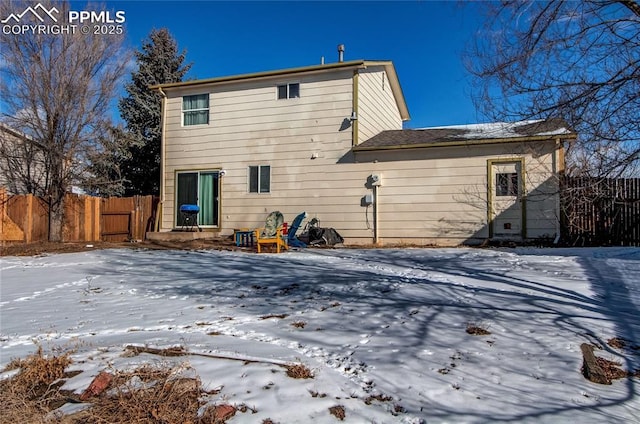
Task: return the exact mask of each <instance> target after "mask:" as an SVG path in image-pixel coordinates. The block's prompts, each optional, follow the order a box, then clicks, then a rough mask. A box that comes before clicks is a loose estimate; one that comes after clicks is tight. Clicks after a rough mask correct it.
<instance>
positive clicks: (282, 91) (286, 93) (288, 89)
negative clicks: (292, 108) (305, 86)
mask: <svg viewBox="0 0 640 424" xmlns="http://www.w3.org/2000/svg"><path fill="white" fill-rule="evenodd" d="M298 97H300V84H299V83H297V82H296V83H292V84H282V85H279V86H278V100H280V99H296V98H298Z"/></svg>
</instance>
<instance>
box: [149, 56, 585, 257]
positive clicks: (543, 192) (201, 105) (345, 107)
mask: <svg viewBox="0 0 640 424" xmlns="http://www.w3.org/2000/svg"><path fill="white" fill-rule="evenodd" d="M151 88H152V89H155V90H158V91H159V92H160V93H161V94H162V96H163V105H162V118H163V119H162V126H163V128H162V134H163V136H162V163H161V175H162V186H161V213H160V217H161V218H160V222H159V230H160V231H171V230H175V229H180V227H181V219H182V217H181V214H180V211H179V208H180V206H181V205H183V204H197V205H198V206H199V207H200V213H199V215H198V220H199V224H200V227H201V228H202V229H203V230H204V231H213V232H218V233H219V234H220V235H230V234H231V233H232V232H233V231H234V229H238V228H255V227H259V226H261V225H262V224H263V223H264V219H265V217H266V215H267V214H268V213H269V212H271V211H274V210H279V211H281V212H282V213H283V214H284V216H285V220H288V221H290V220H292V219H293V218H294V216H295V215H297V214H298V213H300V212H302V211H306V212H307V215H308V216H309V217H317V218H318V219H319V220H320V223H321V225H322V226H326V227H333V228H335V229H336V230H337V231H338V232H339V233H340V234H341V235H342V236H343V237H344V238H345V243H349V244H369V243H378V244H390V243H411V244H439V245H451V244H460V243H478V242H481V241H483V240H486V239H488V238H508V239H515V240H523V239H530V238H537V237H543V236H544V237H552V238H553V237H555V236H556V235H558V234H559V228H558V222H559V220H558V216H559V200H558V199H559V198H558V190H557V187H558V183H557V176H558V174H559V173H560V172H561V171H562V167H563V157H562V151H563V150H562V145H563V142H564V140H566V139H569V138H574V137H575V134H574V133H572V132H571V131H570V130H569V129H567V128H566V125H564V124H563V122H561V121H556V120H552V121H544V122H526V123H518V124H489V125H469V126H460V127H442V128H430V129H422V130H403V129H402V128H403V122H404V121H407V120H408V119H409V112H408V109H407V105H406V103H405V99H404V96H403V92H402V89H401V87H400V82H399V80H398V76H397V74H396V71H395V68H394V66H393V63H392V62H390V61H367V60H356V61H347V62H342V61H341V62H337V63H330V64H322V65H316V66H307V67H301V68H293V69H284V70H276V71H269V72H259V73H253V74H243V75H235V76H229V77H220V78H212V79H204V80H195V81H187V82H182V83H173V84H163V85H159V86H154V87H151Z"/></svg>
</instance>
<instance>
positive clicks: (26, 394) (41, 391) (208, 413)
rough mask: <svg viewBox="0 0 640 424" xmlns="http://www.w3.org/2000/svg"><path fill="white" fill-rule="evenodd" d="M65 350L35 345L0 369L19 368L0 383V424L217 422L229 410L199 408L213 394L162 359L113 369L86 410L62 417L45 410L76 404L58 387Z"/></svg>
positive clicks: (219, 423) (232, 409)
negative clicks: (44, 349)
mask: <svg viewBox="0 0 640 424" xmlns="http://www.w3.org/2000/svg"><path fill="white" fill-rule="evenodd" d="M70 354H71V352H67V353H62V354H60V355H57V356H46V355H44V354H43V352H42V349H38V352H36V353H35V354H34V355H31V356H29V357H27V358H26V359H23V360H14V361H12V362H11V363H10V364H9V366H7V368H6V369H5V371H6V370H12V369H19V371H18V372H17V373H16V374H15V375H13V377H11V378H9V379H6V380H3V381H1V382H0V404H1V405H2V414H1V416H0V423H7V424H8V423H45V422H46V423H54V424H55V423H58V424H80V423H98V424H100V423H116V422H119V423H139V424H143V423H190V424H205V423H206V424H211V423H213V424H222V423H224V422H226V421H227V420H228V419H229V418H230V417H231V416H233V414H235V411H236V408H235V407H232V406H230V405H217V406H209V407H207V408H206V409H205V410H204V412H202V411H201V408H202V407H203V406H204V405H205V403H206V397H207V396H206V395H207V394H215V393H208V392H205V391H204V390H203V388H202V384H201V382H200V380H199V379H198V378H187V377H184V371H185V369H188V368H185V366H184V365H178V366H176V367H171V366H169V365H167V364H163V363H160V364H156V365H150V364H147V365H143V366H141V367H139V368H137V369H134V370H130V371H119V372H116V373H115V374H114V377H113V379H112V380H111V382H110V384H109V386H108V387H107V389H106V390H105V391H103V392H102V393H101V394H99V395H97V396H95V397H92V398H91V403H87V405H89V408H87V409H85V410H82V411H80V412H77V413H75V414H73V415H67V416H62V415H58V414H51V411H53V410H55V409H57V408H59V407H60V406H62V405H63V404H65V403H67V402H74V403H78V402H79V397H78V396H77V395H76V394H73V393H71V392H65V391H62V390H60V387H61V386H62V385H63V384H64V381H65V380H66V379H67V378H69V377H71V376H72V375H71V374H70V373H68V372H66V371H65V370H66V367H67V366H68V365H69V364H70V363H71V359H70ZM247 409H248V410H252V412H255V411H254V410H253V409H252V408H247ZM199 410H200V412H201V413H200V414H198V411H199Z"/></svg>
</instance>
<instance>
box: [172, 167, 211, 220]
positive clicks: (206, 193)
mask: <svg viewBox="0 0 640 424" xmlns="http://www.w3.org/2000/svg"><path fill="white" fill-rule="evenodd" d="M176 188H177V190H176V227H180V226H181V225H182V215H181V214H180V206H182V205H198V206H199V207H200V213H198V225H200V226H202V227H217V226H218V225H219V209H220V174H219V173H218V171H189V172H178V173H177V175H176Z"/></svg>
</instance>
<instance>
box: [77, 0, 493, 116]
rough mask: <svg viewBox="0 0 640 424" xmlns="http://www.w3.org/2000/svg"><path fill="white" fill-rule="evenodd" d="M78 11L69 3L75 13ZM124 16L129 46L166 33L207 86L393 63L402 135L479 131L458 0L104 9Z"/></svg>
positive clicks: (464, 10)
mask: <svg viewBox="0 0 640 424" xmlns="http://www.w3.org/2000/svg"><path fill="white" fill-rule="evenodd" d="M81 4H82V5H84V3H82V2H73V5H74V6H80V5H81ZM105 4H106V9H108V10H123V11H124V12H125V14H126V23H125V31H126V34H127V38H128V42H129V44H130V46H131V47H133V48H135V49H137V48H139V46H140V44H141V42H142V40H143V39H144V38H145V37H146V36H147V35H148V34H149V32H150V31H151V30H152V29H153V28H162V27H166V28H168V29H169V30H170V32H171V33H172V35H173V36H174V38H175V39H176V40H177V42H178V45H179V46H180V48H183V49H186V50H187V59H188V61H190V62H193V68H192V69H191V72H190V74H189V77H193V78H211V77H217V76H224V75H234V74H241V73H248V72H259V71H267V70H273V69H282V68H290V67H298V66H306V65H314V64H319V63H320V60H321V57H322V56H324V58H325V63H329V62H335V61H337V45H338V44H345V50H346V51H345V60H355V59H368V60H379V59H380V60H382V59H384V60H392V61H393V62H394V64H395V66H396V70H397V72H398V76H399V78H400V83H401V85H402V87H403V92H404V94H405V97H406V101H407V104H408V107H409V112H410V113H411V118H412V119H411V121H409V122H407V123H406V125H405V126H406V127H407V128H419V127H425V126H436V125H449V124H452V125H453V124H467V123H475V122H482V121H483V119H482V117H481V116H478V114H477V113H476V111H475V108H474V107H473V104H472V102H471V78H470V77H469V75H468V74H467V73H466V71H465V69H464V66H463V64H462V58H461V53H462V51H463V50H464V48H465V46H466V44H467V43H468V42H469V41H470V40H471V39H472V38H473V37H474V34H475V33H476V31H477V30H478V27H479V25H480V21H479V19H480V18H479V17H478V14H477V13H475V11H474V8H475V6H474V5H472V4H470V3H465V2H456V1H393V2H383V1H351V2H346V1H315V2H311V1H302V2H292V1H289V2H275V1H261V2H244V1H232V2H223V1H181V2H178V1H157V0H156V1H107V2H106V3H105Z"/></svg>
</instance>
